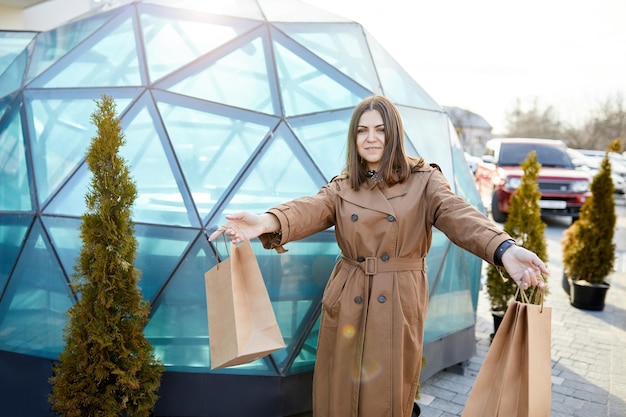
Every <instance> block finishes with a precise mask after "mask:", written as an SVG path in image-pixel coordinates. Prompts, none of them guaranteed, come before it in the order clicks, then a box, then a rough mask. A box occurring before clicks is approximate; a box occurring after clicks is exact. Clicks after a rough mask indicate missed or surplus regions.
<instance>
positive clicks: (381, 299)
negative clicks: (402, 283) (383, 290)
mask: <svg viewBox="0 0 626 417" xmlns="http://www.w3.org/2000/svg"><path fill="white" fill-rule="evenodd" d="M385 301H387V297H385V296H384V295H379V296H378V302H379V303H381V304H382V303H384V302H385Z"/></svg>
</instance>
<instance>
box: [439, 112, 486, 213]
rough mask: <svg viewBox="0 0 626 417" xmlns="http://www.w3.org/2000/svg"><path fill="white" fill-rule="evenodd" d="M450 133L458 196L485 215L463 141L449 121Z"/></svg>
mask: <svg viewBox="0 0 626 417" xmlns="http://www.w3.org/2000/svg"><path fill="white" fill-rule="evenodd" d="M448 131H449V132H450V151H451V153H452V163H453V164H454V182H455V185H456V187H455V190H456V193H457V194H458V195H460V196H461V197H463V198H464V199H465V201H467V202H469V203H470V204H472V205H473V206H474V207H476V208H477V209H478V210H480V211H481V212H482V213H483V214H486V213H487V211H486V209H485V207H484V206H483V203H482V201H481V199H480V194H479V193H478V188H477V187H476V179H475V178H474V174H473V173H472V171H471V170H470V168H469V166H468V165H467V160H466V159H465V154H464V150H463V146H462V145H461V141H460V140H459V137H458V136H457V134H456V131H455V130H454V126H453V125H452V122H450V121H448Z"/></svg>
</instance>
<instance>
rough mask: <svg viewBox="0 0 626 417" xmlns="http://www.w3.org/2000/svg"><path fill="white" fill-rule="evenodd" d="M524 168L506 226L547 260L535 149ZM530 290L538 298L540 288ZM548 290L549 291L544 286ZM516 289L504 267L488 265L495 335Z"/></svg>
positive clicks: (521, 241) (523, 164)
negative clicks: (535, 293)
mask: <svg viewBox="0 0 626 417" xmlns="http://www.w3.org/2000/svg"><path fill="white" fill-rule="evenodd" d="M521 168H522V170H523V172H524V173H523V175H522V178H521V180H520V181H521V182H520V186H519V187H518V188H517V189H516V190H515V194H513V196H512V197H511V209H510V213H509V215H508V217H507V220H506V222H505V223H504V226H503V229H504V231H505V232H507V233H509V234H510V235H511V237H513V239H515V241H516V243H517V244H518V245H520V246H523V247H525V248H526V249H528V250H531V251H533V252H535V253H536V254H537V256H539V258H540V259H541V260H542V261H544V262H547V259H548V255H547V243H546V238H545V233H544V232H545V228H546V225H545V223H544V222H543V220H541V208H540V207H539V200H540V199H541V192H540V191H539V186H538V185H537V176H538V175H539V169H540V168H541V164H539V162H537V154H536V153H535V152H534V151H533V152H530V153H529V154H528V156H527V157H526V159H525V160H524V162H523V163H522V165H521ZM501 273H502V275H501ZM505 278H506V279H505ZM529 291H531V293H530V294H529V296H530V297H529V298H530V299H531V300H534V299H535V298H536V297H534V292H535V291H537V288H532V289H530V290H529ZM544 291H547V290H545V289H544ZM516 292H517V285H516V284H515V282H513V280H512V279H510V277H509V276H508V274H507V273H506V271H504V269H502V270H501V271H500V270H499V268H497V267H495V266H493V265H489V266H488V267H487V294H488V296H489V300H490V302H491V311H492V316H493V318H494V334H493V335H495V332H496V331H497V328H498V326H499V324H500V322H501V321H502V318H503V317H504V313H505V311H506V308H507V306H508V304H509V302H510V301H511V300H512V299H513V298H514V297H515V293H516ZM493 335H492V338H493Z"/></svg>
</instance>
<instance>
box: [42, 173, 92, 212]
mask: <svg viewBox="0 0 626 417" xmlns="http://www.w3.org/2000/svg"><path fill="white" fill-rule="evenodd" d="M90 182H91V171H89V169H88V168H87V164H85V163H83V164H82V165H81V166H80V167H79V168H78V170H77V171H76V172H75V173H74V174H73V175H72V176H71V177H70V178H69V179H68V180H67V182H66V183H65V184H64V185H63V186H62V188H61V189H60V190H59V192H58V193H56V194H55V196H54V197H53V198H52V200H50V202H49V203H48V204H47V205H46V207H45V208H44V213H45V214H60V215H65V216H75V217H80V216H82V215H83V214H84V213H86V212H87V205H86V204H85V194H86V193H87V189H88V187H89V183H90Z"/></svg>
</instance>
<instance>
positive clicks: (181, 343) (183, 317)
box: [145, 238, 215, 372]
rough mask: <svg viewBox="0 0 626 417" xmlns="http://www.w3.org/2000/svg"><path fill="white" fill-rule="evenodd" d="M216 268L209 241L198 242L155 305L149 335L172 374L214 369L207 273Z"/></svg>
mask: <svg viewBox="0 0 626 417" xmlns="http://www.w3.org/2000/svg"><path fill="white" fill-rule="evenodd" d="M214 265H215V255H214V254H213V251H212V250H211V249H210V248H209V246H208V243H207V241H206V239H204V238H200V239H198V240H197V241H196V242H195V243H194V245H193V247H192V248H191V250H190V252H189V253H187V254H186V255H185V257H184V259H183V260H182V263H181V264H180V266H179V267H178V269H177V270H176V271H175V272H174V275H173V277H172V278H171V280H170V281H169V282H168V284H167V286H166V287H165V288H164V289H163V292H162V293H161V294H160V296H159V297H158V298H157V299H156V300H155V301H154V303H153V305H152V317H151V319H150V322H149V323H148V325H147V326H146V329H145V334H146V337H148V339H150V343H151V344H152V346H153V348H154V353H155V355H156V356H157V357H158V358H160V359H161V360H162V361H163V364H164V365H165V366H167V367H168V370H183V371H186V372H190V371H191V372H193V371H194V370H196V371H197V372H205V371H206V370H207V369H209V368H210V363H209V340H208V334H209V327H208V326H209V324H208V319H207V308H206V307H207V306H206V290H205V285H204V273H205V272H206V271H207V270H209V269H211V268H212V267H213V266H214Z"/></svg>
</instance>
